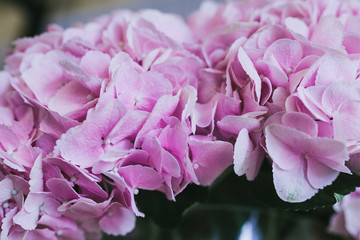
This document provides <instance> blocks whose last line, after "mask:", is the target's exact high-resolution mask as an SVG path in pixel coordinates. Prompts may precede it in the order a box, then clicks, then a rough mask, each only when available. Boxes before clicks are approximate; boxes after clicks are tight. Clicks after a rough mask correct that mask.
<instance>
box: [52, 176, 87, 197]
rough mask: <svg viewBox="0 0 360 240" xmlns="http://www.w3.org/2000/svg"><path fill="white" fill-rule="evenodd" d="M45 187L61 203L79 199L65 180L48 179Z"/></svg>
mask: <svg viewBox="0 0 360 240" xmlns="http://www.w3.org/2000/svg"><path fill="white" fill-rule="evenodd" d="M46 186H47V188H48V189H49V190H50V192H51V193H52V194H53V195H55V196H57V197H58V198H60V199H62V200H63V201H70V200H73V199H78V198H80V196H79V195H78V194H77V192H76V191H75V190H74V189H73V188H72V187H71V186H70V185H69V183H68V182H67V181H66V180H65V179H61V178H52V179H49V180H48V181H47V182H46Z"/></svg>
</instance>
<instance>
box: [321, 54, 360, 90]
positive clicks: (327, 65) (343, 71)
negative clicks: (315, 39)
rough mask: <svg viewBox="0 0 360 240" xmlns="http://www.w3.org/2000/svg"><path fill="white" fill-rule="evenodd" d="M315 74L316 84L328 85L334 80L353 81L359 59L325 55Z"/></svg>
mask: <svg viewBox="0 0 360 240" xmlns="http://www.w3.org/2000/svg"><path fill="white" fill-rule="evenodd" d="M322 61H323V62H322V63H321V64H320V66H319V70H318V72H317V75H316V80H315V83H316V85H328V84H330V83H332V82H335V81H349V82H351V81H354V80H355V79H356V75H357V69H358V67H359V61H352V60H350V59H349V58H348V57H347V56H342V55H325V56H324V57H323V60H322Z"/></svg>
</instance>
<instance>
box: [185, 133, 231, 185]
mask: <svg viewBox="0 0 360 240" xmlns="http://www.w3.org/2000/svg"><path fill="white" fill-rule="evenodd" d="M189 147H190V150H191V155H192V163H193V166H194V171H195V174H196V176H197V178H198V180H199V182H200V184H201V185H204V186H208V185H210V184H211V183H212V182H213V181H214V180H215V179H216V178H217V177H218V176H219V175H220V174H221V173H222V172H223V171H224V170H225V169H226V168H227V167H228V166H230V164H231V163H232V161H233V146H232V144H230V143H228V142H223V141H200V140H197V139H191V140H190V141H189Z"/></svg>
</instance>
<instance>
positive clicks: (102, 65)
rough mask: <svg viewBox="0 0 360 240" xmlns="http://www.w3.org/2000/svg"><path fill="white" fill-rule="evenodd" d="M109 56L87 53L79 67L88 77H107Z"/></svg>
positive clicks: (96, 52) (93, 52)
mask: <svg viewBox="0 0 360 240" xmlns="http://www.w3.org/2000/svg"><path fill="white" fill-rule="evenodd" d="M110 60H111V58H110V56H109V55H107V54H105V53H102V52H100V51H88V52H87V53H86V54H85V55H84V56H83V57H82V58H81V61H80V66H81V67H82V68H83V69H84V70H85V71H86V72H87V74H89V75H95V76H98V77H100V78H107V77H108V76H109V65H110Z"/></svg>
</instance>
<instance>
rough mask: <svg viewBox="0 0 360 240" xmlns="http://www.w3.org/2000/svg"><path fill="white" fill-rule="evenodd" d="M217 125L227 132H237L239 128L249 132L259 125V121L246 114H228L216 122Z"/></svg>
mask: <svg viewBox="0 0 360 240" xmlns="http://www.w3.org/2000/svg"><path fill="white" fill-rule="evenodd" d="M217 126H218V127H219V128H220V129H221V130H223V131H225V132H228V133H232V134H238V133H239V132H240V130H242V129H244V128H245V129H247V130H248V131H249V132H251V131H253V130H255V129H258V128H259V127H260V121H259V120H258V119H255V118H250V117H246V116H234V115H228V116H226V117H224V118H223V119H221V120H220V121H218V122H217Z"/></svg>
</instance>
